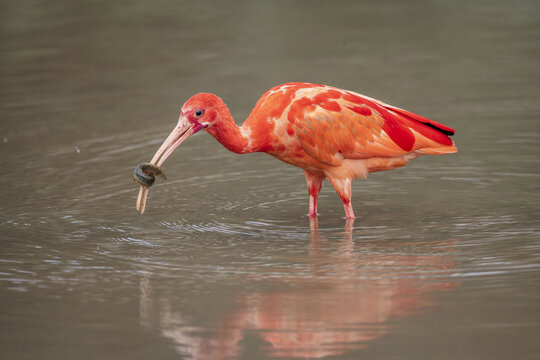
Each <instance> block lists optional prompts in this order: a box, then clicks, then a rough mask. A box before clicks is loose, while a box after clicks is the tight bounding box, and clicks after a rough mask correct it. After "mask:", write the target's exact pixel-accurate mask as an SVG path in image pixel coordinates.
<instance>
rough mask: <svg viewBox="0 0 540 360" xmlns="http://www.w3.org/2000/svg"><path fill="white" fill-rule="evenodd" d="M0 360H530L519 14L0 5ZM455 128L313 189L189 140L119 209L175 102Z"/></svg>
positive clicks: (527, 178)
mask: <svg viewBox="0 0 540 360" xmlns="http://www.w3.org/2000/svg"><path fill="white" fill-rule="evenodd" d="M0 31H1V33H0V156H1V159H2V167H1V169H0V181H1V186H2V190H1V198H2V206H1V207H0V249H1V250H0V305H1V309H2V311H1V312H0V355H1V357H2V358H6V359H34V358H37V357H39V358H41V359H71V358H78V359H87V358H88V359H95V358H99V359H124V358H125V359H128V358H129V359H146V358H158V359H220V358H231V359H233V358H241V359H266V358H282V359H287V358H291V359H295V358H325V359H359V358H369V359H434V358H435V359H455V358H474V359H508V358H514V359H537V358H538V357H539V355H540V346H539V345H538V336H539V334H540V332H539V330H540V329H539V324H540V309H539V306H538V304H539V300H540V285H539V284H540V282H539V280H540V271H539V270H540V269H539V266H540V265H539V254H540V252H539V251H540V236H539V235H540V223H539V221H538V217H539V214H540V205H539V200H540V196H539V194H540V192H539V190H540V189H539V184H540V181H539V180H540V166H539V160H538V159H539V155H540V146H539V142H538V138H539V135H540V129H539V120H540V115H539V112H540V101H539V99H540V86H539V84H540V3H538V2H537V1H532V0H530V1H526V0H523V1H503V0H482V1H437V0H434V1H420V0H418V1H417V0H414V1H375V0H373V1H371V0H367V1H345V0H344V1H334V2H330V1H304V0H300V1H258V0H255V1H234V2H232V1H230V2H226V1H197V2H184V1H173V0H155V1H151V2H150V1H123V0H119V1H99V0H98V1H63V0H56V1H40V0H22V1H21V0H4V1H2V2H1V3H0ZM290 81H305V82H314V83H322V84H327V85H332V86H337V87H340V88H344V89H348V90H352V91H356V92H359V93H362V94H365V95H368V96H370V97H374V98H377V99H380V100H382V101H384V102H387V103H389V104H392V105H395V106H399V107H402V108H405V109H408V110H410V111H413V112H415V113H418V114H421V115H423V116H426V117H428V118H431V119H433V120H435V121H437V122H441V123H443V124H446V125H448V126H450V127H452V128H455V129H456V130H457V132H456V136H455V137H454V140H455V142H456V145H457V146H458V148H459V150H460V152H459V153H457V154H453V155H448V156H431V157H429V156H425V157H421V158H419V159H415V160H413V161H411V162H410V163H409V164H408V165H407V166H406V167H405V168H402V169H398V170H396V171H392V172H383V173H376V174H372V175H371V176H370V178H369V179H368V180H367V181H356V182H355V183H354V184H353V194H354V205H355V213H356V215H357V216H358V218H357V220H356V221H355V223H354V225H353V226H352V227H346V226H345V220H344V219H343V209H342V205H341V202H340V201H339V199H338V197H337V196H336V195H335V193H334V191H333V189H332V188H331V186H330V185H329V184H328V183H326V184H325V186H324V188H323V191H322V193H321V197H320V204H319V212H320V218H319V226H318V229H315V228H313V226H311V227H310V223H309V221H308V219H307V217H306V212H307V201H308V194H307V190H306V187H305V181H304V175H303V173H302V171H301V170H300V169H296V168H293V167H290V166H288V165H286V164H283V163H281V162H279V161H276V160H275V159H273V158H271V157H270V156H268V155H265V154H251V155H244V156H240V155H236V154H233V153H229V152H227V151H226V150H225V149H224V148H223V147H222V146H221V145H220V144H219V143H217V142H216V141H215V140H214V139H213V138H211V137H210V136H208V135H207V134H204V132H201V134H199V135H197V136H194V137H193V138H191V139H189V140H188V141H187V142H186V143H184V144H183V145H182V147H181V148H180V149H179V150H177V151H176V152H175V153H174V154H173V155H172V156H171V157H170V159H169V160H167V162H166V163H165V166H164V170H165V172H166V174H167V175H168V180H167V181H159V183H158V184H157V185H156V186H154V187H153V188H152V190H151V192H150V196H149V199H148V203H147V212H146V213H145V214H144V215H143V216H140V215H139V214H138V213H137V212H136V211H135V200H136V196H137V191H138V186H137V185H136V184H135V183H134V182H133V179H132V171H133V168H134V166H135V165H136V164H138V163H140V162H142V161H148V160H150V158H151V157H152V155H153V154H154V152H155V151H156V149H157V147H158V146H159V145H160V144H161V142H162V141H163V140H164V138H165V137H166V136H167V135H168V133H169V131H170V130H171V129H172V127H173V126H174V124H175V123H176V121H177V119H178V113H179V109H180V108H181V106H182V104H183V103H184V101H185V100H187V99H188V98H189V97H190V96H191V95H193V94H194V93H197V92H214V93H216V94H217V95H219V96H220V97H222V98H223V99H224V101H225V102H226V103H227V104H228V106H229V108H230V109H231V112H232V114H233V116H234V117H235V119H236V121H237V123H238V124H240V123H241V122H242V121H243V120H244V119H245V118H246V117H247V116H248V114H249V112H250V110H251V109H252V107H253V106H254V104H255V103H256V101H257V99H258V98H259V97H260V96H261V95H262V94H263V93H264V92H265V91H266V90H268V89H270V88H271V87H273V86H275V85H278V84H280V83H284V82H290Z"/></svg>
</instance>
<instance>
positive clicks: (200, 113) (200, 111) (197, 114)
mask: <svg viewBox="0 0 540 360" xmlns="http://www.w3.org/2000/svg"><path fill="white" fill-rule="evenodd" d="M202 114H203V111H202V110H201V109H199V110H197V111H195V116H196V117H201V116H202Z"/></svg>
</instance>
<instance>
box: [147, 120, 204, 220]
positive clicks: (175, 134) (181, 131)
mask: <svg viewBox="0 0 540 360" xmlns="http://www.w3.org/2000/svg"><path fill="white" fill-rule="evenodd" d="M204 127H205V126H204V125H201V124H199V123H192V122H190V121H189V120H188V119H187V118H186V117H184V116H180V119H179V120H178V124H177V125H176V126H175V127H174V129H173V130H172V131H171V133H170V134H169V136H168V137H167V139H165V141H164V142H163V144H161V146H160V147H159V149H158V150H157V151H156V153H155V155H154V157H153V158H152V161H150V163H151V164H153V165H155V166H158V167H160V166H161V165H162V164H163V163H164V162H165V160H166V159H167V158H168V157H169V155H171V154H172V152H173V151H174V150H175V149H176V148H177V147H178V146H179V145H180V144H181V143H183V142H184V141H185V140H186V139H187V138H188V137H190V136H191V135H193V134H194V133H196V132H197V131H199V130H201V129H203V128H204ZM148 190H149V188H148V187H145V186H141V188H140V189H139V196H138V197H137V210H138V211H140V212H141V215H142V214H143V213H144V209H145V207H146V197H147V196H148Z"/></svg>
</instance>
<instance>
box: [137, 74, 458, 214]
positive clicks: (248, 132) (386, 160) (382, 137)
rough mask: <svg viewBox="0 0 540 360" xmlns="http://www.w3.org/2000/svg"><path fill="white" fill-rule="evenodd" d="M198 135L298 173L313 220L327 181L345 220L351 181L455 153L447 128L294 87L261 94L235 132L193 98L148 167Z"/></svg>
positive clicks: (331, 91)
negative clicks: (262, 155) (427, 157)
mask: <svg viewBox="0 0 540 360" xmlns="http://www.w3.org/2000/svg"><path fill="white" fill-rule="evenodd" d="M200 130H205V131H206V132H208V133H209V134H210V135H212V136H213V137H214V138H215V139H216V140H217V141H219V142H220V143H221V144H222V145H223V146H225V148H227V149H228V150H230V151H232V152H235V153H238V154H247V153H252V152H265V153H268V154H270V155H272V156H273V157H275V158H277V159H279V160H281V161H283V162H286V163H288V164H291V165H294V166H298V167H300V168H302V169H303V170H304V174H305V177H306V182H307V187H308V191H309V213H308V214H309V217H310V218H315V217H316V216H317V198H318V195H319V192H320V191H321V186H322V182H323V180H324V179H326V178H328V180H329V181H330V183H331V184H332V186H333V187H334V189H335V191H336V193H337V194H338V195H339V197H340V198H341V201H342V202H343V207H344V209H345V216H346V218H347V219H354V212H353V208H352V205H351V183H352V181H353V180H354V179H355V178H366V177H367V174H368V173H370V172H374V171H382V170H391V169H395V168H397V167H401V166H404V165H405V164H406V163H407V162H408V161H409V160H411V159H413V158H415V157H417V156H419V155H426V154H429V155H440V154H448V153H454V152H456V151H457V148H456V146H455V145H454V143H453V141H452V140H451V139H450V137H449V136H452V135H454V132H455V131H454V130H453V129H452V128H450V127H448V126H445V125H443V124H440V123H437V122H435V121H432V120H429V119H427V118H425V117H422V116H420V115H417V114H414V113H412V112H409V111H407V110H403V109H400V108H398V107H395V106H391V105H387V104H385V103H383V102H381V101H379V100H375V99H372V98H370V97H367V96H363V95H360V94H358V93H355V92H352V91H348V90H342V89H338V88H335V87H332V86H326V85H319V84H309V83H301V82H294V83H287V84H283V85H278V86H276V87H274V88H272V89H270V90H269V91H267V92H266V93H265V94H264V95H263V96H262V97H261V98H260V99H259V101H258V102H257V104H256V105H255V108H254V109H253V110H252V111H251V113H250V115H249V117H248V118H247V120H246V121H245V122H244V124H243V125H242V126H237V125H236V123H235V122H234V120H233V118H232V116H231V113H230V111H229V109H228V108H227V105H225V103H224V102H223V100H221V98H219V97H218V96H216V95H214V94H207V93H199V94H196V95H194V96H192V97H191V98H190V99H189V100H188V101H186V103H185V104H184V106H182V110H181V112H180V118H179V120H178V124H177V125H176V126H175V128H174V129H173V130H172V132H171V133H170V135H169V136H168V137H167V139H166V140H165V141H164V142H163V144H162V145H161V146H160V148H159V149H158V151H157V152H156V154H155V155H154V157H153V158H152V161H151V166H154V167H156V168H159V167H160V166H161V165H162V164H163V162H164V161H165V159H167V157H168V156H169V155H170V154H171V153H172V152H173V151H174V150H175V149H176V148H177V147H178V146H179V145H180V144H181V143H182V142H184V141H185V140H186V139H187V138H188V137H190V136H191V135H193V134H195V133H196V132H198V131H200ZM156 171H160V170H156ZM150 176H152V175H151V174H150ZM146 180H147V181H148V179H146ZM152 182H153V181H152ZM141 184H142V185H141V189H140V191H139V197H138V199H137V210H140V212H141V214H142V213H143V212H144V208H145V203H146V196H147V193H148V188H149V186H148V182H145V183H141Z"/></svg>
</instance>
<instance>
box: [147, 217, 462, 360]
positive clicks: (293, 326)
mask: <svg viewBox="0 0 540 360" xmlns="http://www.w3.org/2000/svg"><path fill="white" fill-rule="evenodd" d="M329 248H332V249H333V250H329ZM453 248H454V247H453V241H451V240H447V241H440V242H437V243H430V244H427V245H426V244H421V245H419V244H415V243H414V242H411V243H408V244H407V243H404V242H403V241H396V242H387V241H370V242H366V243H363V244H362V247H361V248H360V247H359V246H358V248H357V249H355V243H354V241H353V237H352V222H347V225H346V227H345V232H344V235H343V239H342V240H341V241H340V242H339V244H338V245H337V249H336V244H335V242H334V240H332V241H330V240H325V239H324V237H323V236H322V234H321V232H320V231H319V229H318V225H317V220H316V219H313V220H312V221H311V232H310V243H309V254H308V260H307V261H308V265H309V266H308V268H309V270H308V274H306V270H305V269H303V270H302V272H301V273H300V271H298V270H294V269H289V268H287V269H279V270H280V271H279V273H281V274H284V275H283V277H284V278H283V279H280V278H279V277H277V276H276V272H273V273H272V276H268V277H265V276H264V273H263V274H261V273H259V275H257V276H256V278H254V279H251V278H250V279H247V280H248V281H253V282H257V281H261V282H265V285H267V286H264V287H262V289H263V290H261V289H258V290H257V291H253V292H251V293H250V292H242V293H241V294H238V295H237V297H236V298H235V299H234V301H233V304H234V306H233V307H232V309H229V311H228V313H225V314H223V315H222V316H221V317H218V318H216V319H215V325H214V326H212V327H211V328H207V327H198V326H196V325H195V324H192V323H191V324H190V323H189V321H188V319H189V317H188V316H187V315H189V314H186V313H183V312H182V310H181V309H175V308H174V298H173V296H169V297H167V294H162V293H160V294H156V293H155V291H153V289H152V281H151V275H145V276H143V277H142V278H141V282H140V288H141V300H140V316H141V324H142V326H143V327H147V328H151V329H156V328H157V329H159V331H160V332H161V334H162V335H163V336H164V337H166V338H168V339H170V340H171V341H172V342H173V344H174V346H175V349H176V351H177V352H178V353H179V354H180V355H182V356H186V357H188V358H193V359H224V358H236V357H238V355H239V354H240V351H241V347H242V346H244V344H245V339H246V338H249V340H248V341H249V342H252V343H253V342H255V343H256V345H257V347H258V349H257V351H259V352H260V353H264V354H265V356H267V357H275V358H279V357H288V358H324V357H326V356H337V355H342V354H346V353H347V352H349V351H352V350H359V349H362V348H365V347H366V346H368V344H369V343H370V342H372V341H373V340H375V339H378V338H380V337H382V336H384V335H385V334H387V333H389V332H391V331H392V330H393V329H394V328H395V327H397V326H399V319H401V318H403V317H405V316H408V315H412V314H418V313H421V312H425V311H429V310H430V309H431V308H433V307H434V306H435V305H437V299H436V297H435V294H436V293H437V292H439V291H445V290H451V289H454V288H456V287H457V286H458V285H459V284H458V283H457V282H455V281H448V280H446V281H445V280H444V279H448V273H449V271H451V269H452V268H453V267H454V263H453V260H452V251H453V250H452V249H453ZM412 249H413V250H412ZM295 271H298V273H297V274H295ZM445 275H446V276H445ZM246 276H248V277H249V276H252V275H246ZM285 277H286V279H285ZM441 279H443V280H442V281H441ZM284 280H286V281H287V284H289V285H291V284H293V285H294V286H292V287H288V288H287V289H286V290H274V291H272V290H264V289H268V288H272V286H269V285H272V284H276V285H278V284H279V283H280V282H282V281H284ZM243 340H244V341H243Z"/></svg>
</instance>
